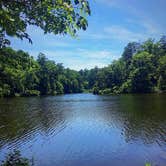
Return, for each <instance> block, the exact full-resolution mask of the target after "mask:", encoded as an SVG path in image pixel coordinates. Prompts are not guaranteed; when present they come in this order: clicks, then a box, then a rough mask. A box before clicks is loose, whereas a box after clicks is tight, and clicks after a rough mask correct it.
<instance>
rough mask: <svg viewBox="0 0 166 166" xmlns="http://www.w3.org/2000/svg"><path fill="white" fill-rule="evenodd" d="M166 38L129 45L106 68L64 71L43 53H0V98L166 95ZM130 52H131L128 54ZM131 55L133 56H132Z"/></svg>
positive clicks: (10, 50) (8, 51) (8, 50)
mask: <svg viewBox="0 0 166 166" xmlns="http://www.w3.org/2000/svg"><path fill="white" fill-rule="evenodd" d="M165 43H166V42H165V38H163V37H162V40H161V39H160V40H159V42H154V40H152V39H149V40H147V41H146V42H144V43H142V44H139V43H130V44H128V45H127V47H126V48H125V50H124V53H123V54H122V58H120V59H119V60H116V61H113V62H112V64H110V65H109V66H107V67H104V68H101V69H99V68H98V67H95V68H93V69H90V70H87V69H85V70H80V71H79V72H77V71H75V70H71V69H68V68H67V69H65V68H64V67H63V65H62V64H56V63H55V62H54V61H51V60H48V59H47V58H46V56H45V55H44V54H42V53H40V54H39V56H38V58H37V60H34V59H33V58H32V57H31V56H30V55H29V54H28V53H25V52H23V51H20V50H19V51H15V50H13V49H11V48H3V49H0V96H16V95H17V96H18V95H21V96H38V95H57V94H63V93H65V94H66V93H81V92H85V91H88V92H89V91H92V92H93V93H94V94H112V93H116V94H119V93H151V92H166V54H164V51H165V48H166V47H165ZM127 50H128V51H127ZM129 54H130V55H129Z"/></svg>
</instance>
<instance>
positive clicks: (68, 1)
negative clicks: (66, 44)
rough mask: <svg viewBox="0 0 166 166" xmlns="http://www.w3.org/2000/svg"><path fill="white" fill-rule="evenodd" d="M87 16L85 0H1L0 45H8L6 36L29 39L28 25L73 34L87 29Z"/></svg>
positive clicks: (49, 31)
mask: <svg viewBox="0 0 166 166" xmlns="http://www.w3.org/2000/svg"><path fill="white" fill-rule="evenodd" d="M87 15H90V7H89V3H88V1H87V0H8V1H7V0H1V1H0V47H3V46H5V45H6V44H9V43H10V42H9V40H7V39H6V37H7V36H15V37H17V38H20V39H24V38H25V39H28V40H29V42H31V43H32V41H31V39H30V36H29V34H27V33H26V29H27V26H28V25H35V26H37V27H40V28H41V29H42V30H43V31H44V33H45V34H46V33H53V34H55V35H56V34H68V33H69V34H71V35H75V34H76V32H77V31H78V30H80V29H83V30H86V28H87V26H88V23H87V19H86V16H87Z"/></svg>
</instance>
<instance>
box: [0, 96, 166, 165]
mask: <svg viewBox="0 0 166 166" xmlns="http://www.w3.org/2000/svg"><path fill="white" fill-rule="evenodd" d="M13 149H19V150H20V151H21V154H22V155H23V156H25V157H28V158H29V159H31V158H33V159H34V163H35V165H36V166H144V165H145V163H146V162H149V163H151V164H152V166H166V95H165V94H144V95H115V96H98V95H93V94H70V95H61V96H49V97H29V98H19V97H18V98H17V97H15V98H4V99H0V160H3V159H4V156H5V155H6V154H7V153H8V152H10V151H11V150H13Z"/></svg>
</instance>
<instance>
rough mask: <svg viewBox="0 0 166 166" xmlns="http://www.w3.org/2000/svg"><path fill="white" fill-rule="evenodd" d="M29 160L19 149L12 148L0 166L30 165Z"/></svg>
mask: <svg viewBox="0 0 166 166" xmlns="http://www.w3.org/2000/svg"><path fill="white" fill-rule="evenodd" d="M30 165H32V164H30V161H29V160H28V159H27V158H24V157H22V156H21V154H20V151H17V150H14V151H13V152H11V153H9V154H8V155H7V156H6V160H5V161H3V162H2V164H1V166H30Z"/></svg>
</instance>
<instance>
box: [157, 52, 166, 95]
mask: <svg viewBox="0 0 166 166" xmlns="http://www.w3.org/2000/svg"><path fill="white" fill-rule="evenodd" d="M158 70H159V80H158V88H159V90H161V91H164V92H166V55H165V56H163V57H161V58H160V59H159V69H158Z"/></svg>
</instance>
